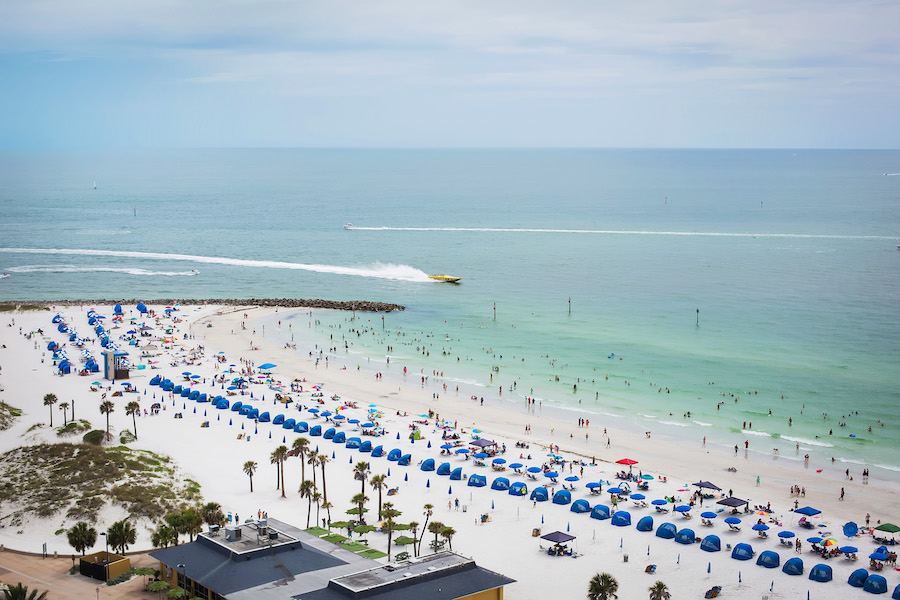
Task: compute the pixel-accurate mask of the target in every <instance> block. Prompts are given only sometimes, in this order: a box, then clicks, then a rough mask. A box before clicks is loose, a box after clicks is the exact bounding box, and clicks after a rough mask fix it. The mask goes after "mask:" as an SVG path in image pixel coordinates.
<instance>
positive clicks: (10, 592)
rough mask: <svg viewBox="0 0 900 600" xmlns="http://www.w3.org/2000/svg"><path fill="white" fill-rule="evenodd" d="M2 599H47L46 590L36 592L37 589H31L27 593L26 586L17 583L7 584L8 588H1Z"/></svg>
mask: <svg viewBox="0 0 900 600" xmlns="http://www.w3.org/2000/svg"><path fill="white" fill-rule="evenodd" d="M3 598H4V600H47V592H41V593H40V594H38V591H37V590H31V593H30V594H29V593H28V586H27V585H22V584H21V583H17V584H16V585H11V586H9V589H7V590H3Z"/></svg>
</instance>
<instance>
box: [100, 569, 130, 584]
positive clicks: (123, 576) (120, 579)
mask: <svg viewBox="0 0 900 600" xmlns="http://www.w3.org/2000/svg"><path fill="white" fill-rule="evenodd" d="M135 574H136V573H135V572H134V569H129V570H127V571H125V572H124V573H122V574H121V575H117V576H116V577H113V578H111V579H107V580H106V585H119V584H120V583H125V582H126V581H128V580H129V579H131V578H132V577H134V576H135Z"/></svg>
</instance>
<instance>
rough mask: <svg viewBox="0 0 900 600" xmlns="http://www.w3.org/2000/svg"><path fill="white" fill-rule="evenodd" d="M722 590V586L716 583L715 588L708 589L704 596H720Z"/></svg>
mask: <svg viewBox="0 0 900 600" xmlns="http://www.w3.org/2000/svg"><path fill="white" fill-rule="evenodd" d="M721 591H722V586H721V585H716V586H713V588H712V589H711V590H708V591H707V592H706V595H705V596H703V597H704V598H716V597H718V596H719V592H721Z"/></svg>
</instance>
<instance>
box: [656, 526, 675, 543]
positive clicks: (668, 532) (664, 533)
mask: <svg viewBox="0 0 900 600" xmlns="http://www.w3.org/2000/svg"><path fill="white" fill-rule="evenodd" d="M676 533H678V530H677V529H676V528H675V526H674V525H672V524H671V523H663V524H662V525H660V526H659V527H657V528H656V537H658V538H662V539H664V540H672V539H675V534H676Z"/></svg>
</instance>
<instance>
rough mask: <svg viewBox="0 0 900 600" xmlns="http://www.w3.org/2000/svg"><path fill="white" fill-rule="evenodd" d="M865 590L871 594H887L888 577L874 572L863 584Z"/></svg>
mask: <svg viewBox="0 0 900 600" xmlns="http://www.w3.org/2000/svg"><path fill="white" fill-rule="evenodd" d="M863 590H865V591H867V592H869V593H870V594H887V591H888V585H887V579H885V578H884V577H882V576H881V575H878V574H876V573H872V574H871V575H869V576H868V577H867V578H866V583H865V584H863Z"/></svg>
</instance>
